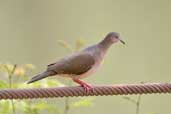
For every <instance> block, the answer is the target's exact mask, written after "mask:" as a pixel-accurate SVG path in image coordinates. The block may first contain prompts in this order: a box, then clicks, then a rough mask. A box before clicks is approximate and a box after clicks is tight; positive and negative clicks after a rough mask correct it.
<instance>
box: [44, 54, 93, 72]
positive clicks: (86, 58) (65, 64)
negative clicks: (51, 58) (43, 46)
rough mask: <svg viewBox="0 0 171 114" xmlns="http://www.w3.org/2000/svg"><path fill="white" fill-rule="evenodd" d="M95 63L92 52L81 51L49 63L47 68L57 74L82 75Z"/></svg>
mask: <svg viewBox="0 0 171 114" xmlns="http://www.w3.org/2000/svg"><path fill="white" fill-rule="evenodd" d="M94 64H95V60H94V58H93V57H92V56H91V55H90V54H88V53H80V54H77V55H73V56H69V57H67V58H64V59H61V60H59V61H58V62H56V63H53V64H50V65H48V68H47V70H48V71H54V72H56V73H57V74H71V75H81V74H83V73H85V72H87V71H88V70H90V69H91V68H92V66H93V65H94Z"/></svg>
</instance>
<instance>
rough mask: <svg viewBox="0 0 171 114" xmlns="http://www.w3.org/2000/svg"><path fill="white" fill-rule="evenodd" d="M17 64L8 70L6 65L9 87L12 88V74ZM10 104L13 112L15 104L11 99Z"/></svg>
mask: <svg viewBox="0 0 171 114" xmlns="http://www.w3.org/2000/svg"><path fill="white" fill-rule="evenodd" d="M16 67H17V65H14V67H13V69H12V71H10V70H9V69H8V68H7V67H6V70H7V72H8V79H9V88H12V75H13V74H14V71H15V69H16ZM11 106H12V113H13V114H15V104H14V101H13V100H11Z"/></svg>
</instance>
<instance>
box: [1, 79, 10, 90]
mask: <svg viewBox="0 0 171 114" xmlns="http://www.w3.org/2000/svg"><path fill="white" fill-rule="evenodd" d="M0 88H8V84H7V83H6V82H5V81H3V80H0Z"/></svg>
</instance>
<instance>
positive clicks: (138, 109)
mask: <svg viewBox="0 0 171 114" xmlns="http://www.w3.org/2000/svg"><path fill="white" fill-rule="evenodd" d="M140 101H141V95H139V96H138V99H137V102H136V114H139V112H140Z"/></svg>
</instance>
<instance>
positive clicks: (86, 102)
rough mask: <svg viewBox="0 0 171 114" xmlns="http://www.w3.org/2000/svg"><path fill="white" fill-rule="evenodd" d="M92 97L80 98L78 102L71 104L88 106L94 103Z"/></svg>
mask: <svg viewBox="0 0 171 114" xmlns="http://www.w3.org/2000/svg"><path fill="white" fill-rule="evenodd" d="M92 101H93V99H92V98H86V99H80V100H79V101H77V102H74V103H72V104H71V106H73V107H88V106H92V105H93V102H92Z"/></svg>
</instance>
